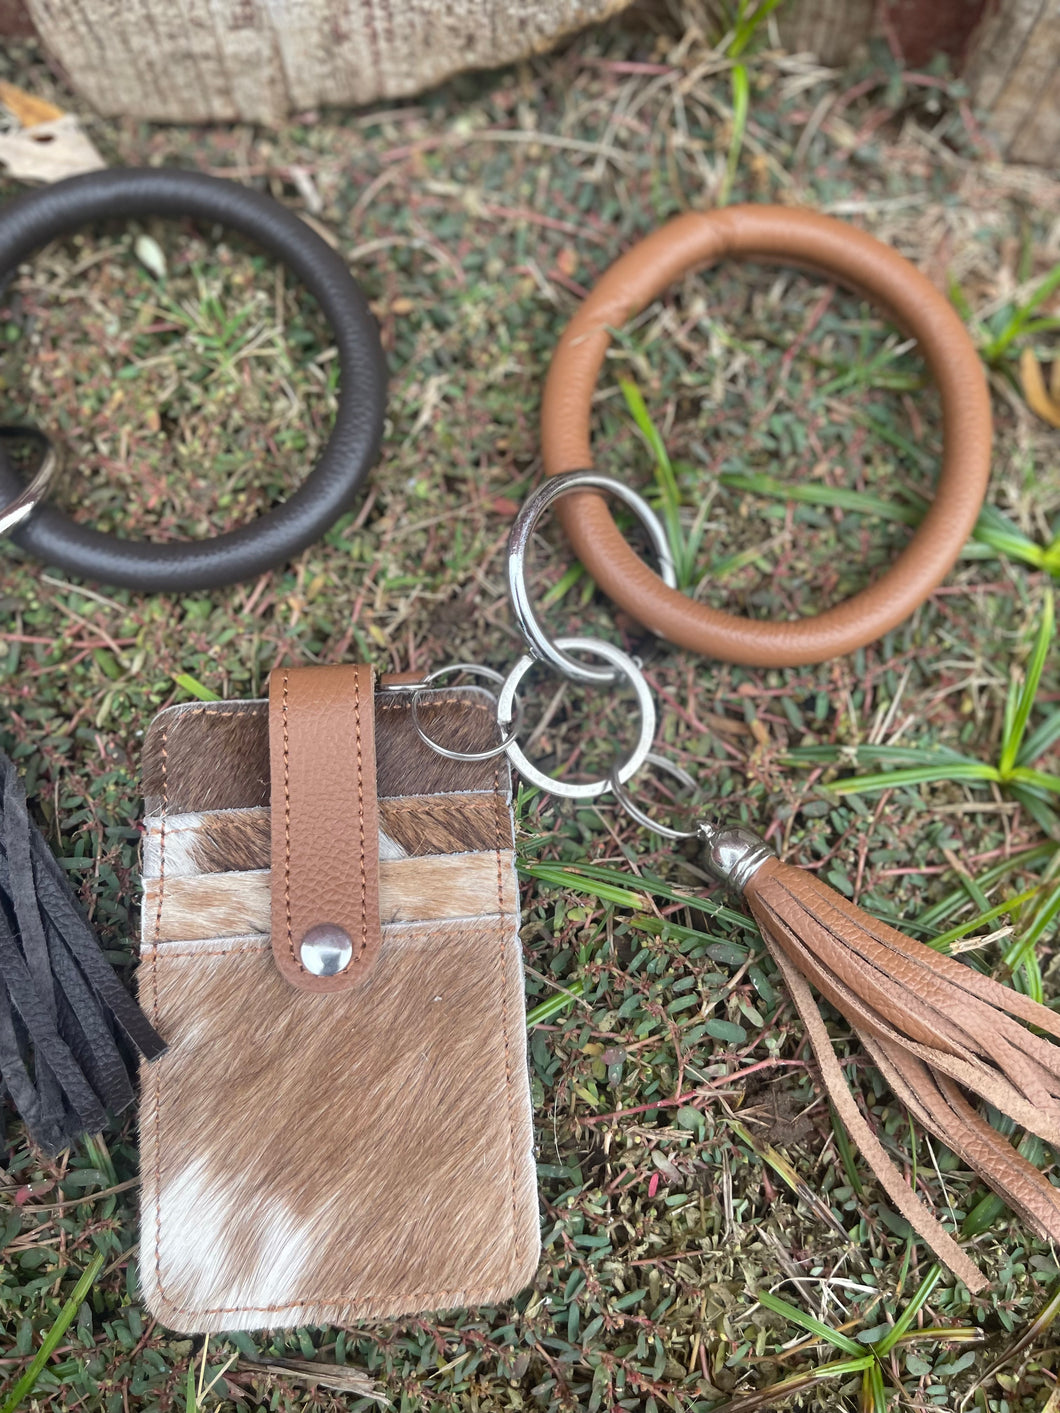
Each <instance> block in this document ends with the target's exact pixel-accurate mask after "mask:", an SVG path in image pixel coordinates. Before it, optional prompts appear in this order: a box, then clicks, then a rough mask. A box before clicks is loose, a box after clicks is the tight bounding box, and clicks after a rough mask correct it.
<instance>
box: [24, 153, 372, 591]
mask: <svg viewBox="0 0 1060 1413" xmlns="http://www.w3.org/2000/svg"><path fill="white" fill-rule="evenodd" d="M143 216H162V217H169V218H171V219H177V220H182V219H187V218H188V217H192V218H197V219H200V220H205V221H211V222H217V223H219V224H221V225H223V226H226V227H228V228H229V229H231V230H235V231H238V232H239V233H240V234H241V235H243V236H246V237H247V238H248V239H249V240H251V241H252V242H253V243H254V244H255V245H257V246H259V247H260V248H261V249H262V250H265V251H267V252H268V253H269V254H270V255H274V256H275V257H276V258H277V259H278V260H280V261H281V262H282V263H283V264H284V265H286V266H287V268H288V269H289V270H291V271H292V272H293V274H294V275H296V276H297V278H298V279H299V280H300V281H301V282H302V284H303V285H304V286H305V287H306V289H307V290H308V291H309V292H310V294H312V295H313V296H314V298H315V299H316V301H317V303H318V304H319V305H320V308H321V311H322V312H323V315H324V318H325V319H326V320H327V323H328V325H329V326H330V329H331V332H332V335H333V337H334V339H335V344H336V347H337V349H338V355H339V366H340V369H341V384H340V391H339V405H338V411H337V413H336V416H335V425H334V427H333V428H332V432H331V436H330V438H329V440H328V443H327V446H326V447H325V448H324V451H323V453H322V455H321V457H320V459H319V461H318V462H317V464H316V466H315V467H314V468H313V469H312V471H311V472H310V473H309V475H308V476H307V477H306V479H305V481H304V482H303V483H302V485H301V486H300V487H299V488H298V490H296V491H295V492H294V493H293V494H292V495H291V496H290V497H289V498H288V499H287V500H286V501H284V502H283V504H281V505H278V506H275V507H274V508H273V509H271V510H269V511H267V512H266V513H265V514H264V515H261V516H259V517H258V518H257V519H256V520H254V521H252V522H251V523H250V524H248V525H243V526H241V527H240V528H239V529H237V530H230V531H228V532H227V533H225V534H222V535H218V536H216V537H215V538H213V539H210V540H201V541H181V542H179V543H175V544H152V543H149V542H147V541H141V540H126V539H120V538H118V537H116V536H113V535H105V534H101V533H100V532H99V531H98V530H92V529H90V528H88V527H87V526H85V525H80V524H78V523H77V522H75V521H73V520H71V519H70V517H69V516H67V515H65V514H64V513H63V512H62V511H61V510H59V509H57V508H56V507H55V506H51V505H47V504H44V505H41V506H39V507H38V508H36V509H35V510H34V512H33V514H32V516H31V517H30V518H29V520H28V521H27V522H26V523H25V524H23V525H22V526H21V527H20V528H19V529H18V530H17V531H15V532H14V533H13V534H12V536H11V538H12V539H13V540H14V542H15V543H16V544H17V545H19V546H20V547H21V548H22V549H24V550H27V551H28V552H29V553H31V554H33V555H36V556H37V557H38V558H39V559H42V560H44V561H45V562H46V563H48V564H52V565H55V566H57V567H58V568H60V569H63V570H65V571H66V573H68V574H76V575H79V576H81V577H82V578H85V579H93V580H96V581H98V582H101V583H104V584H112V585H121V586H124V587H127V588H133V589H142V590H145V591H151V592H158V591H181V592H186V591H188V590H194V589H214V588H218V587H220V586H221V585H222V584H232V583H235V582H236V581H237V580H240V579H250V578H253V577H255V576H256V575H258V574H260V573H262V572H263V571H264V570H266V569H270V568H272V567H273V566H274V565H277V564H281V563H283V562H284V561H286V560H289V559H291V558H293V556H295V555H297V554H299V553H300V552H301V551H302V550H303V549H305V548H306V546H307V545H310V544H312V543H313V541H314V540H317V539H319V538H320V536H321V535H322V534H323V533H324V532H325V530H327V529H328V527H329V526H330V525H331V524H332V523H333V522H334V521H335V520H336V519H337V518H338V517H339V516H340V515H341V514H343V512H344V511H346V510H349V509H350V506H351V503H352V502H353V500H354V498H355V496H356V493H357V491H358V489H359V488H360V485H361V482H362V481H363V480H364V477H365V476H366V475H367V473H368V471H369V469H370V468H371V466H372V465H373V463H374V462H375V459H376V456H377V455H378V451H379V442H380V439H381V437H382V430H383V414H384V410H385V405H386V378H387V369H386V360H385V358H384V356H383V350H382V346H381V344H380V342H379V332H378V329H377V328H376V324H375V320H374V319H373V317H372V315H371V312H370V311H369V309H368V305H367V303H366V302H365V299H364V296H363V295H362V293H361V291H360V290H359V289H358V287H357V285H356V283H355V282H354V279H353V276H352V275H351V274H350V272H349V270H348V269H347V267H346V265H345V263H344V262H343V260H342V258H341V257H340V256H339V255H337V254H336V253H335V251H334V250H332V249H331V247H330V246H329V245H328V244H327V243H326V242H325V241H323V240H322V239H321V238H320V236H318V235H317V234H316V233H315V232H314V231H312V230H310V228H309V227H308V226H307V225H306V224H305V223H304V222H303V221H300V220H299V219H298V217H297V216H296V215H294V214H293V213H292V212H290V211H288V210H286V209H285V208H284V207H283V206H281V205H280V204H279V203H278V202H276V201H273V200H272V199H271V197H268V196H262V195H260V194H259V193H257V192H254V191H250V190H248V189H247V188H246V187H243V186H239V185H238V184H237V183H235V182H231V181H225V180H222V179H221V178H218V177H208V176H204V175H202V174H200V173H198V172H183V171H174V170H168V169H166V168H150V169H142V170H141V169H138V168H115V169H113V170H110V171H105V172H93V173H90V174H89V175H87V176H83V177H72V178H71V179H70V180H68V181H63V182H57V183H56V184H55V185H54V186H50V187H44V188H42V189H40V190H37V191H31V192H28V193H26V194H25V195H23V196H19V197H16V198H15V200H13V201H10V202H8V203H7V204H6V205H4V206H3V207H0V284H2V283H3V281H4V280H5V278H6V277H7V276H9V275H10V274H12V273H13V272H14V271H15V269H17V267H18V265H19V264H20V263H21V262H22V261H24V260H26V259H27V258H28V257H29V256H31V255H33V254H34V252H35V251H37V250H39V249H40V248H41V247H42V246H43V245H46V244H47V243H48V242H49V241H51V240H54V239H55V238H56V237H58V236H65V235H69V234H70V233H71V232H73V231H76V230H78V229H79V228H81V227H83V226H86V225H89V224H90V223H92V222H94V221H104V220H113V219H114V218H116V217H118V218H121V217H143ZM24 490H25V486H24V483H23V482H22V480H21V478H20V477H19V476H18V475H17V474H16V473H15V471H14V469H13V467H12V466H11V463H10V461H8V460H7V458H6V457H5V455H4V451H3V448H2V446H0V509H2V508H3V507H4V505H6V504H7V503H8V502H10V501H13V500H15V499H16V498H17V497H18V496H19V495H21V494H22V492H23V491H24Z"/></svg>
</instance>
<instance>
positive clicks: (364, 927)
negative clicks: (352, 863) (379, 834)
mask: <svg viewBox="0 0 1060 1413" xmlns="http://www.w3.org/2000/svg"><path fill="white" fill-rule="evenodd" d="M353 730H354V736H355V738H356V741H357V825H358V829H359V832H360V839H359V848H360V855H359V861H360V865H361V867H360V875H361V945H360V947H359V948H358V949H357V955H356V957H355V958H354V959H353V964H354V966H356V965H357V963H358V962H359V961H360V960H361V958H362V957H363V956H364V954H365V952H366V951H367V949H368V879H367V877H366V876H365V847H364V751H363V746H362V742H361V670H360V668H357V667H355V668H354V670H353ZM376 847H377V848H378V844H377V845H376Z"/></svg>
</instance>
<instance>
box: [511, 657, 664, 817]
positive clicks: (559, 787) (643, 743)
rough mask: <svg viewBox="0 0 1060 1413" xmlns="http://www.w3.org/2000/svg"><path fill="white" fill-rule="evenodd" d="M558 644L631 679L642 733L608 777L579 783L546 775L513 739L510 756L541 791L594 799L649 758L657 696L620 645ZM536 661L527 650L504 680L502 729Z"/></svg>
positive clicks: (531, 782) (627, 777)
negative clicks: (601, 660)
mask: <svg viewBox="0 0 1060 1413" xmlns="http://www.w3.org/2000/svg"><path fill="white" fill-rule="evenodd" d="M556 647H557V648H558V649H559V650H560V651H562V652H564V653H566V652H567V651H571V650H573V651H574V652H583V653H592V654H593V655H594V656H596V657H602V658H603V659H604V661H605V662H609V663H610V664H611V665H612V667H614V668H616V669H617V675H620V676H623V677H627V678H628V679H629V681H630V683H631V684H632V686H633V691H634V693H635V695H636V698H637V707H638V710H639V712H640V735H639V736H638V737H637V743H636V745H635V746H634V747H633V750H632V752H631V753H630V755H629V756H628V757H627V759H626V760H625V761H624V762H623V764H622V765H620V766H617V767H616V768H615V770H614V771H612V773H611V775H609V776H608V777H607V778H606V779H604V780H589V781H586V782H585V783H583V784H580V785H572V784H569V783H568V782H567V781H565V780H557V779H555V777H554V776H551V775H546V774H545V772H544V771H543V770H538V768H537V766H536V765H534V764H533V763H532V762H531V761H529V760H527V758H526V756H525V754H524V753H523V751H522V750H520V748H519V746H517V745H516V744H515V743H514V742H512V743H511V744H510V745H509V746H508V747H507V753H508V759H509V760H510V761H511V763H512V765H514V766H515V768H516V770H517V771H518V772H519V774H520V775H521V776H522V777H523V779H524V780H528V781H529V782H530V784H531V785H536V786H537V787H538V788H539V789H541V790H546V791H548V793H549V794H551V795H562V796H563V797H564V798H565V799H568V800H594V799H596V797H597V796H598V795H603V794H605V793H606V791H608V790H610V789H611V780H612V778H614V779H617V780H618V781H619V782H620V783H624V782H625V781H627V780H628V779H629V778H630V776H631V775H634V774H635V773H636V772H637V771H638V770H639V769H640V767H641V766H642V765H643V763H644V762H645V760H647V758H648V752H649V751H650V750H651V743H652V741H653V740H654V738H655V699H654V697H653V696H652V693H651V688H650V687H649V686H648V684H647V682H646V681H645V680H644V674H643V673H642V672H641V670H640V668H639V667H638V666H637V664H636V663H635V662H634V661H633V659H632V658H631V657H630V656H629V655H628V653H624V652H623V651H622V649H621V648H616V647H612V645H611V644H610V643H605V642H602V641H601V640H600V639H598V638H557V639H556ZM537 661H538V658H537V657H536V656H535V654H533V653H524V655H523V656H522V657H521V658H520V659H519V661H518V662H517V663H516V664H515V666H514V667H513V668H512V670H511V671H510V672H509V673H508V676H507V677H506V678H505V679H504V684H503V686H502V687H501V690H500V694H499V696H498V698H497V718H498V720H499V721H500V722H501V726H502V729H503V727H504V726H506V725H507V724H508V723H509V722H510V721H511V720H512V716H513V713H514V711H515V708H516V696H515V694H516V691H517V689H518V687H519V683H520V682H521V681H522V680H523V678H524V677H525V676H526V674H527V673H528V672H529V671H530V669H531V667H533V666H534V664H535V663H536V662H537Z"/></svg>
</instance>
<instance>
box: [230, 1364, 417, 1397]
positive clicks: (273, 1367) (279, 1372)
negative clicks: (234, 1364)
mask: <svg viewBox="0 0 1060 1413" xmlns="http://www.w3.org/2000/svg"><path fill="white" fill-rule="evenodd" d="M238 1367H239V1368H240V1369H245V1370H246V1371H247V1372H248V1373H265V1374H271V1375H272V1376H273V1378H281V1379H292V1378H293V1379H297V1380H300V1381H302V1382H305V1383H311V1384H319V1385H320V1386H321V1388H330V1389H335V1390H336V1391H337V1392H339V1393H349V1394H352V1395H353V1396H354V1397H355V1398H368V1399H371V1400H372V1402H373V1403H378V1404H379V1405H380V1407H382V1408H391V1407H393V1405H392V1404H391V1402H390V1399H389V1398H387V1396H386V1395H385V1394H383V1393H380V1391H379V1386H378V1384H376V1383H374V1382H373V1381H372V1380H371V1379H370V1378H369V1377H368V1375H367V1374H365V1373H364V1372H363V1371H362V1370H360V1369H353V1368H351V1367H350V1366H349V1365H348V1364H325V1363H324V1361H323V1360H321V1361H320V1362H319V1363H318V1362H317V1361H316V1360H315V1359H284V1360H283V1361H282V1362H277V1363H269V1364H257V1363H252V1362H251V1361H250V1360H248V1359H241V1360H240V1361H239V1366H238Z"/></svg>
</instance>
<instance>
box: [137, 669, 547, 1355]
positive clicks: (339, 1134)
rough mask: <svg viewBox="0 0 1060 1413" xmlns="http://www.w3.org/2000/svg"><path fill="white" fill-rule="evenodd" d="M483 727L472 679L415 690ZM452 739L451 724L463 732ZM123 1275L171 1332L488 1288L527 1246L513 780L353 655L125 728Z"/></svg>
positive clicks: (407, 1303) (419, 1307)
mask: <svg viewBox="0 0 1060 1413" xmlns="http://www.w3.org/2000/svg"><path fill="white" fill-rule="evenodd" d="M421 702H422V704H421V707H420V719H421V721H422V723H423V725H424V727H425V729H427V730H428V731H429V732H431V734H432V735H436V736H442V737H444V739H446V740H447V741H450V742H453V743H454V744H455V745H457V746H459V745H460V743H461V742H463V744H464V748H466V747H467V744H468V742H470V741H475V742H476V743H477V745H478V747H481V745H482V741H483V736H484V732H485V731H487V730H488V729H489V728H488V726H487V722H488V720H489V707H488V703H487V700H486V699H485V698H484V697H483V696H482V695H481V694H480V693H479V692H478V691H477V690H475V689H469V688H462V689H457V690H453V691H445V692H438V691H432V692H429V693H425V694H424V695H423V697H422V699H421ZM474 748H475V747H474V746H472V749H474ZM144 794H145V797H146V811H147V818H146V821H145V845H144V869H143V873H144V903H143V945H142V953H141V965H140V970H139V977H140V998H141V1002H142V1004H143V1006H144V1008H145V1010H146V1011H147V1013H148V1015H149V1016H151V1018H152V1020H153V1022H154V1024H155V1025H156V1027H157V1028H158V1030H159V1031H160V1032H161V1034H162V1035H163V1037H164V1038H165V1039H166V1041H167V1042H168V1045H169V1048H168V1050H167V1052H166V1054H165V1055H164V1056H163V1057H162V1058H161V1059H159V1060H156V1061H154V1062H153V1063H151V1064H149V1065H145V1066H144V1067H143V1072H142V1100H141V1155H142V1183H143V1198H142V1229H141V1241H140V1272H141V1283H142V1286H143V1290H144V1295H145V1298H146V1301H147V1304H148V1307H149V1308H150V1310H151V1311H152V1313H153V1314H154V1315H156V1316H157V1318H158V1319H159V1320H160V1321H161V1322H162V1323H163V1324H165V1325H167V1326H168V1327H170V1328H171V1329H175V1330H179V1331H181V1332H187V1333H197V1332H212V1331H220V1330H230V1329H256V1328H267V1327H278V1326H293V1325H307V1324H341V1323H343V1322H346V1321H350V1320H357V1319H364V1318H375V1317H380V1318H382V1317H392V1316H399V1315H406V1314H412V1313H416V1312H421V1311H426V1310H434V1309H441V1308H445V1307H453V1306H463V1305H477V1304H486V1303H492V1302H495V1301H498V1300H502V1299H505V1298H507V1297H510V1296H512V1295H514V1294H515V1293H517V1292H518V1291H519V1290H520V1289H521V1288H522V1287H523V1286H525V1285H526V1284H527V1283H528V1282H529V1281H530V1280H531V1279H532V1277H533V1274H534V1271H535V1269H536V1265H537V1258H538V1252H539V1237H538V1216H537V1192H536V1183H535V1173H534V1162H533V1155H532V1133H531V1112H530V1091H529V1080H528V1074H527V1064H526V1031H525V1015H524V1002H523V979H522V965H521V957H520V951H519V940H518V930H517V929H518V913H519V903H518V895H517V890H516V878H515V868H514V862H513V853H512V847H513V836H512V817H511V796H510V781H509V777H508V767H507V763H506V762H505V761H504V760H503V758H501V759H500V760H499V761H498V760H491V761H484V762H475V763H469V762H453V761H449V760H446V759H444V758H443V757H442V756H440V755H438V754H437V753H436V752H434V751H432V750H431V749H430V748H429V747H427V746H426V745H425V744H424V743H423V742H422V741H421V740H420V738H419V736H418V734H417V732H416V730H415V728H414V725H413V721H412V715H411V703H410V696H409V694H408V693H400V692H393V691H386V690H382V691H378V692H377V691H375V688H374V683H373V680H372V674H371V672H370V670H369V669H366V668H357V667H335V668H331V667H324V668H303V669H292V670H285V669H280V670H279V671H278V672H277V673H274V674H273V679H272V682H271V683H270V700H269V702H268V703H266V702H216V703H210V704H208V705H200V704H191V705H186V706H177V707H171V708H169V709H168V710H166V711H164V712H162V713H161V714H160V715H159V716H158V717H156V719H155V720H154V722H153V723H152V725H151V727H150V730H149V731H148V734H147V740H146V743H145V750H144Z"/></svg>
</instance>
